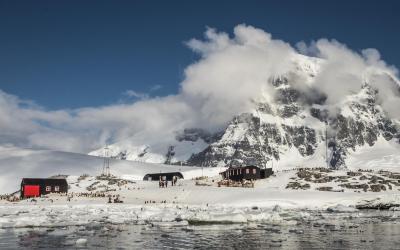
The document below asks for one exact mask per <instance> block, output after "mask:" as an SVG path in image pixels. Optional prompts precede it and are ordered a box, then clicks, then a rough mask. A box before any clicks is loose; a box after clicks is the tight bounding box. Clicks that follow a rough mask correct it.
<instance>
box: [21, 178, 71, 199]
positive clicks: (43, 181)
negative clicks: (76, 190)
mask: <svg viewBox="0 0 400 250" xmlns="http://www.w3.org/2000/svg"><path fill="white" fill-rule="evenodd" d="M67 192H68V183H67V180H66V179H63V178H60V179H52V178H23V179H22V181H21V198H30V197H39V196H41V195H46V194H49V193H67Z"/></svg>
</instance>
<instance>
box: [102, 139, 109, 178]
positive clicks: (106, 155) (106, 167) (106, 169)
mask: <svg viewBox="0 0 400 250" xmlns="http://www.w3.org/2000/svg"><path fill="white" fill-rule="evenodd" d="M108 149H109V148H108V146H107V145H106V146H105V148H104V157H103V158H104V161H103V172H102V174H101V175H103V176H110V175H111V173H110V157H109V153H108Z"/></svg>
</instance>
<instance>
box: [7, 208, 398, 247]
mask: <svg viewBox="0 0 400 250" xmlns="http://www.w3.org/2000/svg"><path fill="white" fill-rule="evenodd" d="M394 213H399V211H363V212H362V213H361V214H360V213H327V212H315V213H313V214H312V215H311V216H310V217H309V218H307V219H302V220H301V221H295V222H294V223H288V224H280V225H274V224H273V223H272V224H271V223H268V224H263V223H254V224H253V223H250V224H249V223H246V224H213V223H207V222H204V223H197V224H190V225H185V226H182V225H181V226H179V225H174V224H173V223H172V224H168V223H167V224H162V223H161V224H160V223H150V222H149V223H147V224H143V225H137V224H119V225H116V224H102V223H99V224H96V223H92V224H90V225H86V226H70V227H51V228H46V227H43V228H42V227H35V228H6V229H0V249H400V219H399V218H398V217H397V216H393V214H394ZM79 239H81V240H80V242H82V244H77V241H78V240H79ZM82 239H83V240H82ZM78 242H79V241H78Z"/></svg>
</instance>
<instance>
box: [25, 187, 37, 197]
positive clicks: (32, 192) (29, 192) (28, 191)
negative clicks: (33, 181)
mask: <svg viewBox="0 0 400 250" xmlns="http://www.w3.org/2000/svg"><path fill="white" fill-rule="evenodd" d="M39 195H40V194H39V185H25V186H24V197H32V196H35V197H36V196H39Z"/></svg>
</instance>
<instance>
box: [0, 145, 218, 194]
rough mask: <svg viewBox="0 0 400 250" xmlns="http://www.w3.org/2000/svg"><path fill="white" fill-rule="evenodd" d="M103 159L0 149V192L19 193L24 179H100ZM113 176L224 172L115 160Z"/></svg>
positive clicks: (140, 178) (138, 178)
mask: <svg viewBox="0 0 400 250" xmlns="http://www.w3.org/2000/svg"><path fill="white" fill-rule="evenodd" d="M102 167H103V158H101V157H96V156H89V155H84V154H76V153H67V152H59V151H49V150H30V149H20V148H2V149H1V150H0V170H1V173H0V190H1V191H0V192H1V193H2V194H4V193H11V192H15V191H17V190H19V185H20V183H21V179H22V178H23V177H50V176H53V175H58V174H63V175H76V176H79V175H82V174H89V175H92V176H96V175H99V174H101V171H102ZM110 168H111V173H112V174H113V175H116V176H120V177H126V178H128V179H130V180H143V177H144V176H145V175H146V174H148V173H162V172H182V174H183V176H184V178H185V179H187V178H189V179H190V178H194V177H198V176H202V175H204V176H214V175H218V173H219V172H220V171H221V170H222V169H219V168H218V169H217V168H204V169H203V170H202V169H201V168H196V167H187V166H177V165H165V164H152V163H143V162H134V161H124V160H115V159H111V161H110Z"/></svg>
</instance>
